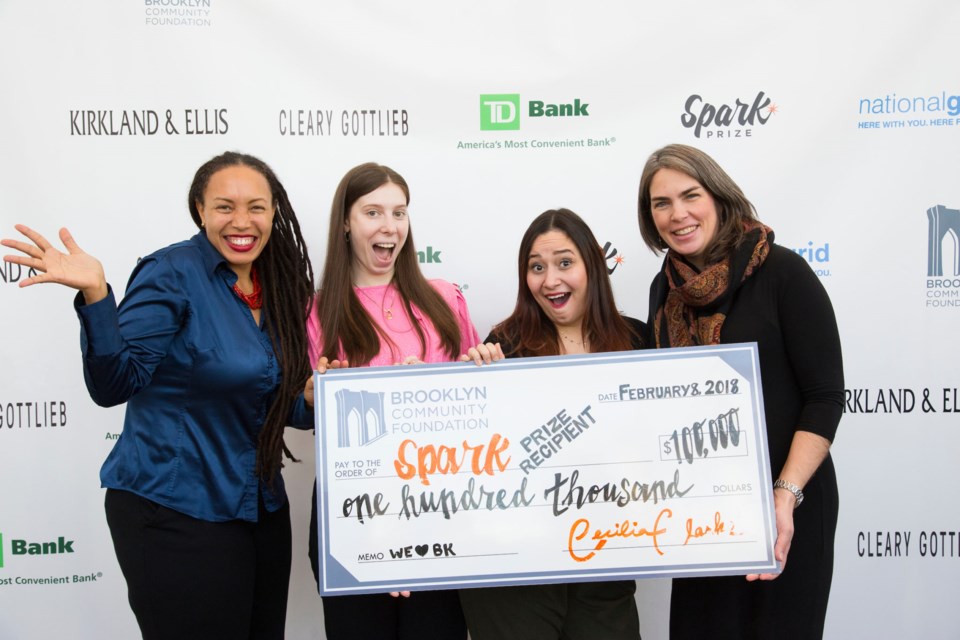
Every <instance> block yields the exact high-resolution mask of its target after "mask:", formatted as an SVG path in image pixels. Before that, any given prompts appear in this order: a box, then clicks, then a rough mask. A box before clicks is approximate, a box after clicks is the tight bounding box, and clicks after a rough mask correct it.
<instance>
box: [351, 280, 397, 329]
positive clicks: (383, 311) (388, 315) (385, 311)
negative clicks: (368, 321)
mask: <svg viewBox="0 0 960 640" xmlns="http://www.w3.org/2000/svg"><path fill="white" fill-rule="evenodd" d="M389 288H390V285H387V289H389ZM387 289H384V290H383V297H382V298H381V299H380V304H379V307H380V315H382V316H383V317H384V319H386V320H393V302H392V301H391V302H390V306H389V307H386V308H384V304H385V302H384V301H385V300H386V299H387ZM357 291H359V292H360V293H362V294H363V297H364V298H366V299H367V300H369V301H370V302H372V303H373V304H377V301H376V300H374V299H373V298H371V297H370V295H369V294H368V293H367V292H366V291H364V290H363V287H357Z"/></svg>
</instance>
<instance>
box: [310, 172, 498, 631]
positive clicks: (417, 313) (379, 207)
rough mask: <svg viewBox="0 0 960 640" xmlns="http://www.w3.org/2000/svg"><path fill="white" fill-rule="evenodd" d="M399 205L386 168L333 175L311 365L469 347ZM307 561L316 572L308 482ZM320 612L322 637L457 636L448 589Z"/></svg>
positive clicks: (343, 602) (465, 330)
mask: <svg viewBox="0 0 960 640" xmlns="http://www.w3.org/2000/svg"><path fill="white" fill-rule="evenodd" d="M409 202H410V190H409V188H408V187H407V183H406V181H405V180H404V179H403V178H402V177H401V176H400V175H399V174H398V173H397V172H396V171H394V170H392V169H390V168H389V167H385V166H382V165H378V164H375V163H366V164H362V165H360V166H357V167H354V168H353V169H351V170H350V171H348V172H347V174H346V175H345V176H344V177H343V179H342V180H341V181H340V185H339V186H338V187H337V192H336V194H335V195H334V198H333V207H332V210H331V214H330V231H329V236H328V240H327V256H326V261H325V263H324V268H323V277H322V279H321V283H320V290H319V291H318V292H317V297H316V302H315V305H314V308H313V310H312V312H311V314H310V317H309V318H308V320H307V334H308V341H309V345H310V359H311V362H313V363H316V366H317V370H318V371H320V372H323V371H325V370H326V369H330V368H340V367H346V366H352V367H358V366H359V367H377V366H387V365H394V364H416V363H419V362H452V361H456V360H459V359H461V354H463V353H466V351H467V350H468V349H470V348H471V347H474V346H479V343H480V338H479V336H478V335H477V330H476V329H475V328H474V327H473V323H472V322H471V321H470V314H469V312H468V311H467V303H466V301H465V300H464V298H463V295H462V294H461V293H460V290H459V289H458V288H457V287H456V285H453V284H450V283H449V282H445V281H443V280H430V281H428V280H427V279H426V278H424V276H423V273H421V272H420V266H419V264H418V263H417V254H416V250H415V249H414V245H413V233H412V230H411V228H410V220H409V217H408V215H407V206H408V204H409ZM479 351H480V352H481V353H482V354H483V358H482V359H483V360H485V361H487V362H489V361H491V360H497V359H500V358H502V357H503V354H502V352H501V351H500V349H499V346H498V345H484V347H483V348H482V349H480V350H479ZM474 353H477V351H474ZM473 359H474V360H476V359H477V358H476V357H475V358H473ZM309 387H310V385H309V384H308V393H309V392H310V391H312V389H310V388H309ZM310 560H311V563H312V564H313V571H314V576H318V574H319V569H318V545H317V512H316V488H314V500H313V509H312V517H311V523H310ZM318 581H319V578H318ZM400 595H403V596H404V597H398V596H400ZM323 613H324V624H325V627H326V632H327V637H328V638H330V640H344V639H353V638H356V639H358V640H359V639H368V638H378V639H380V638H385V639H396V640H401V639H407V638H410V639H413V638H416V639H417V640H434V639H435V640H464V639H465V638H466V637H467V630H466V625H465V623H464V620H463V613H462V611H461V609H460V602H459V599H458V596H457V592H456V591H423V592H417V593H413V594H409V593H406V592H404V593H403V594H396V593H394V594H386V593H384V594H373V595H344V596H331V597H326V598H324V599H323Z"/></svg>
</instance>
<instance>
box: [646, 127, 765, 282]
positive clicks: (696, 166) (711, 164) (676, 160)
mask: <svg viewBox="0 0 960 640" xmlns="http://www.w3.org/2000/svg"><path fill="white" fill-rule="evenodd" d="M660 169H673V170H674V171H679V172H681V173H685V174H687V175H688V176H690V177H691V178H693V179H694V180H696V181H697V182H699V183H700V186H702V187H703V188H704V189H706V190H707V192H708V193H709V194H710V195H711V196H712V197H713V201H714V203H715V204H716V207H717V232H716V235H714V237H713V240H712V241H711V242H710V245H709V246H708V247H707V248H706V251H705V252H704V256H703V257H704V264H714V263H717V262H720V261H721V260H723V259H724V258H726V257H727V256H728V255H730V253H731V252H732V251H733V250H734V249H735V248H736V247H738V246H739V245H740V243H741V242H743V238H744V226H743V221H744V220H756V219H757V215H756V210H755V209H754V207H753V205H752V204H750V201H749V200H747V197H746V196H745V195H743V191H741V190H740V187H738V186H737V183H736V182H734V181H733V179H732V178H731V177H730V176H729V175H727V172H726V171H724V170H723V169H722V168H721V167H720V165H719V164H717V161H716V160H714V159H713V158H711V157H710V156H708V155H707V154H706V153H704V152H703V151H701V150H700V149H697V148H696V147H690V146H687V145H685V144H671V145H667V146H665V147H663V148H661V149H657V150H656V151H654V152H653V153H652V154H651V155H650V158H649V159H648V160H647V163H646V165H644V167H643V173H642V174H641V176H640V193H639V195H638V197H637V210H638V217H639V219H640V235H641V236H642V237H643V241H644V243H646V245H647V246H648V247H650V250H651V251H653V252H654V253H663V252H664V251H665V250H666V249H667V244H666V242H664V240H663V238H661V237H660V232H659V231H657V225H656V223H654V221H653V210H652V209H651V202H650V184H651V183H652V182H653V176H655V175H656V173H657V172H658V171H660Z"/></svg>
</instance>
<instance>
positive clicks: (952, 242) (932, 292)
mask: <svg viewBox="0 0 960 640" xmlns="http://www.w3.org/2000/svg"><path fill="white" fill-rule="evenodd" d="M926 289H927V296H926V297H927V300H926V306H927V307H935V308H949V307H953V308H957V307H960V210H958V209H948V208H947V207H945V206H944V205H942V204H938V205H936V206H934V207H930V208H929V209H927V286H926Z"/></svg>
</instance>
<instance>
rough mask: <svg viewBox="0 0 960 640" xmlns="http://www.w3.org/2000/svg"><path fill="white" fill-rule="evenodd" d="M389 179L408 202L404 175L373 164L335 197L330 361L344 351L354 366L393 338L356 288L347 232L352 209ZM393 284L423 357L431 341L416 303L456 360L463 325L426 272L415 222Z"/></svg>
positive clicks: (325, 327) (326, 334) (329, 272)
mask: <svg viewBox="0 0 960 640" xmlns="http://www.w3.org/2000/svg"><path fill="white" fill-rule="evenodd" d="M387 183H393V184H395V185H397V186H398V187H400V189H401V190H403V194H404V196H406V199H407V204H409V203H410V188H409V187H408V186H407V182H406V180H404V179H403V177H402V176H401V175H400V174H399V173H397V172H396V171H394V170H393V169H391V168H390V167H386V166H384V165H380V164H376V163H374V162H367V163H365V164H361V165H359V166H356V167H354V168H353V169H351V170H350V171H348V172H347V174H346V175H345V176H343V179H342V180H340V184H339V185H338V186H337V191H336V193H335V194H334V196H333V205H332V206H331V209H330V229H329V234H328V236H327V257H326V260H325V262H324V265H323V275H322V279H321V281H320V289H319V291H318V292H317V298H318V303H317V306H318V316H319V320H320V330H321V333H322V335H323V338H322V340H323V344H322V345H319V346H320V353H321V355H323V356H326V357H327V358H328V359H330V360H334V359H337V358H339V357H340V356H339V352H340V351H341V350H342V351H343V354H344V355H345V356H346V358H347V360H349V361H350V363H351V364H352V365H354V366H358V365H361V366H362V365H364V364H367V363H368V362H370V360H372V359H373V358H374V357H375V356H376V355H377V354H378V353H380V350H381V344H382V341H384V340H386V341H387V342H388V343H391V344H392V340H390V337H389V336H388V335H387V334H386V332H385V331H384V330H383V329H382V328H381V327H380V325H378V324H377V323H376V322H375V321H374V320H373V318H371V317H370V314H368V313H367V311H366V309H364V307H363V304H362V303H361V301H360V299H359V298H358V297H357V294H356V292H354V290H353V261H354V255H353V248H352V247H351V245H350V241H349V239H348V238H346V237H345V234H344V230H343V229H344V223H345V222H346V220H347V218H348V216H349V215H350V208H351V207H352V206H353V204H354V203H355V202H356V201H357V200H358V199H360V198H362V197H363V196H365V195H367V194H368V193H370V192H372V191H376V190H377V189H379V188H380V187H382V186H383V185H385V184H387ZM393 284H394V285H395V286H396V287H397V291H398V292H399V294H400V300H401V301H402V302H403V307H404V311H406V314H407V316H408V317H409V318H410V320H411V324H412V325H413V328H414V329H415V330H416V332H417V337H418V338H419V340H420V348H421V351H420V356H421V357H423V356H424V355H425V354H426V348H427V339H426V335H425V334H424V333H423V328H422V327H421V326H420V323H418V322H417V321H416V319H415V318H414V316H413V310H412V308H411V305H416V306H417V308H419V309H420V310H421V311H422V312H423V313H424V314H425V315H426V316H427V317H428V318H430V321H431V322H432V323H433V326H434V328H436V330H437V333H438V334H439V336H440V342H441V343H442V344H443V347H444V350H445V351H446V352H447V354H448V355H449V356H450V358H451V359H455V358H457V357H458V356H459V355H460V347H461V345H460V327H459V325H458V324H457V320H456V318H455V317H454V315H453V311H452V310H451V309H450V307H449V306H447V303H446V302H445V301H444V299H443V297H441V296H440V294H439V293H437V291H436V290H435V289H434V288H433V287H432V286H430V283H429V282H427V279H426V278H424V277H423V273H422V272H421V271H420V265H419V264H418V263H417V252H416V249H415V248H414V244H413V226H412V225H411V226H410V229H409V231H408V232H407V240H406V242H404V244H403V247H401V248H400V251H399V253H398V254H397V257H396V262H395V263H394V272H393Z"/></svg>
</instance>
